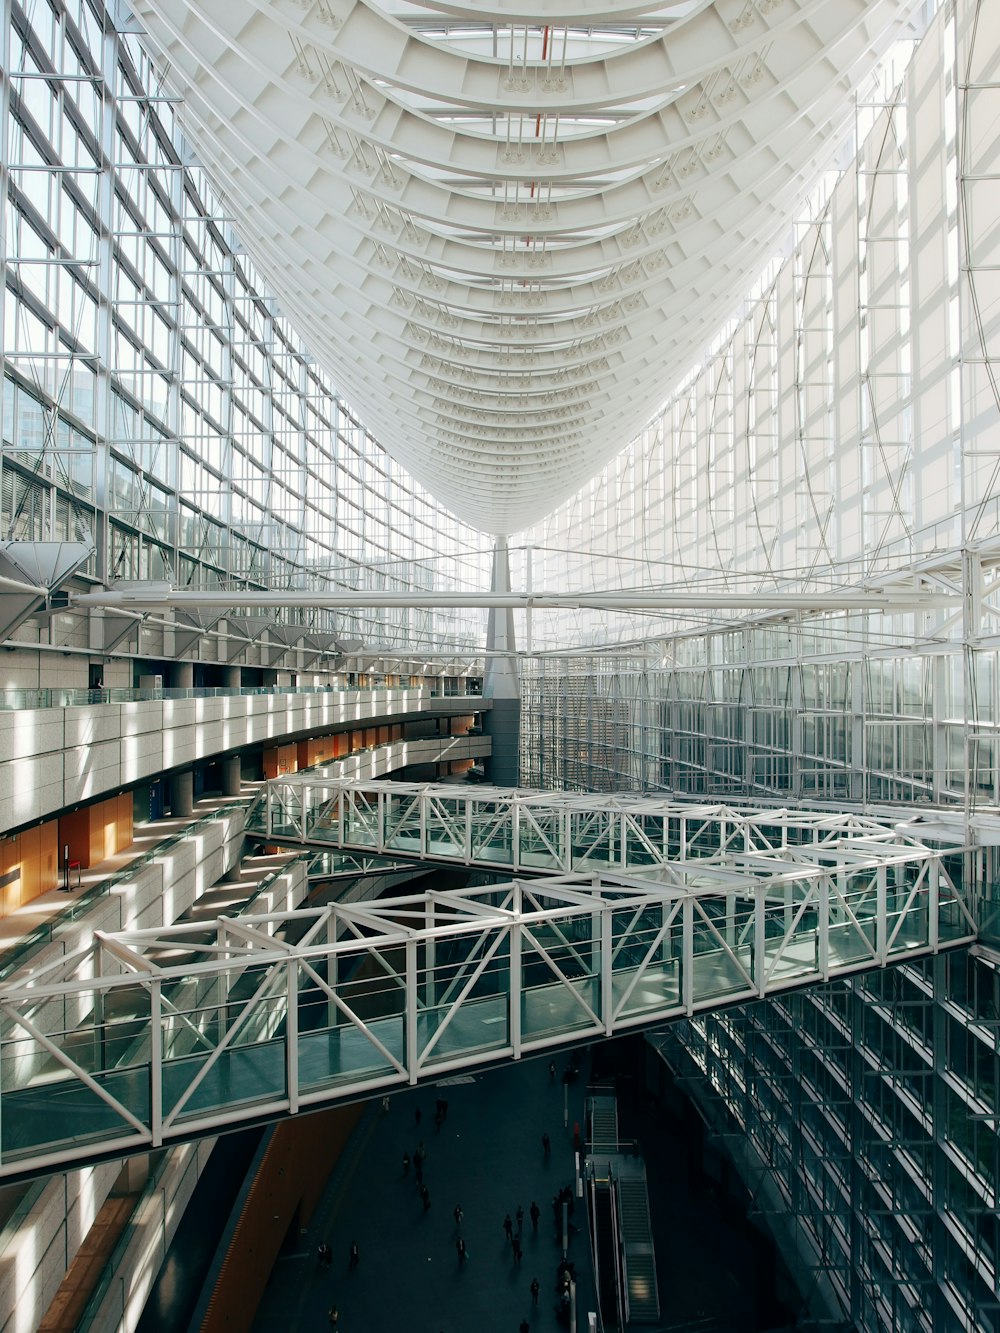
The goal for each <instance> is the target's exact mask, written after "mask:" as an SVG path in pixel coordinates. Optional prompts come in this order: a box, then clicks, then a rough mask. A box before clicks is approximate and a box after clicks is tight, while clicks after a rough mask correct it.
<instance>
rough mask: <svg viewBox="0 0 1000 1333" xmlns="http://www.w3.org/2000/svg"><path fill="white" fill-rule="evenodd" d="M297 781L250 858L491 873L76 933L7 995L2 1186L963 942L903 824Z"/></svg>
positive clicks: (943, 865)
mask: <svg viewBox="0 0 1000 1333" xmlns="http://www.w3.org/2000/svg"><path fill="white" fill-rule="evenodd" d="M296 785H298V787H299V791H300V795H299V799H298V805H297V807H295V813H294V817H293V814H292V802H291V800H290V796H289V791H290V789H291V788H292V787H294V786H296ZM309 786H310V784H309V783H308V782H304V783H301V784H294V783H290V782H288V781H283V780H279V781H278V782H275V783H272V784H269V791H268V795H267V797H266V798H262V802H261V806H260V807H259V808H258V810H257V812H256V814H255V820H256V821H257V827H258V830H259V831H260V826H261V823H263V822H264V820H262V818H261V814H262V811H263V812H264V813H265V817H266V820H267V821H269V822H267V824H266V828H265V829H264V830H262V831H263V832H264V833H265V834H266V836H267V837H269V838H273V839H274V840H275V841H280V842H288V841H290V840H291V839H290V838H289V836H288V834H287V833H286V832H282V831H279V829H278V827H277V819H276V816H277V813H278V812H279V811H280V812H281V814H280V819H281V821H282V828H283V829H288V828H291V827H292V826H293V824H294V823H295V822H296V821H297V822H298V825H299V827H300V829H301V831H303V832H305V831H307V830H309V831H315V830H316V829H317V828H326V829H330V830H334V829H335V830H336V831H337V834H338V836H339V838H340V841H339V842H337V843H336V845H337V846H341V847H344V848H345V849H347V850H350V849H355V850H357V849H360V848H362V847H363V848H364V849H365V850H366V851H367V852H371V851H372V850H373V849H375V850H377V851H379V852H385V853H386V854H391V855H393V856H395V857H398V856H399V855H400V854H402V853H403V852H404V851H406V852H409V853H410V854H413V853H414V852H417V851H419V850H421V849H424V848H427V847H431V848H436V850H437V852H438V853H439V854H440V852H441V848H442V847H443V848H444V849H445V851H446V852H447V849H449V848H451V847H454V848H456V855H455V856H451V855H444V856H443V857H442V859H444V860H462V861H465V862H469V863H472V864H481V863H484V862H485V863H487V864H489V865H491V866H492V868H493V869H494V870H499V869H503V868H505V863H504V859H503V857H504V856H506V857H508V858H509V859H508V860H507V861H506V870H507V876H508V877H506V879H505V882H503V883H496V884H491V885H489V886H486V887H482V886H480V887H475V888H467V889H463V890H458V891H455V890H450V889H449V890H444V889H435V888H434V887H433V876H432V877H429V879H428V881H427V882H429V883H430V885H431V887H430V888H428V889H427V890H426V891H424V892H421V893H418V894H412V895H409V896H404V897H396V898H391V899H379V900H378V901H374V902H361V903H358V902H353V903H349V904H348V903H332V904H329V905H325V906H322V907H315V908H306V909H300V910H298V911H295V912H282V913H276V914H274V915H246V916H242V917H241V916H229V917H220V918H218V919H217V920H216V921H215V922H212V923H208V924H206V923H205V922H198V923H196V924H190V925H187V924H180V925H173V926H166V927H161V928H157V929H151V930H140V931H131V932H127V933H118V934H105V933H102V932H95V934H94V937H93V941H92V943H91V944H90V945H89V946H88V947H86V948H84V949H81V950H80V951H79V952H77V953H74V954H72V955H68V956H66V957H64V958H62V959H60V960H59V961H57V962H54V963H51V964H49V965H47V966H43V967H38V968H36V969H34V970H32V971H30V972H27V973H25V974H23V975H22V976H20V977H19V978H17V979H15V980H13V981H11V982H8V983H7V984H5V985H4V986H3V987H2V988H0V1177H6V1178H12V1177H19V1176H26V1175H30V1174H34V1173H37V1172H39V1171H43V1170H52V1169H54V1168H56V1167H60V1166H62V1167H64V1166H67V1165H71V1164H80V1163H82V1162H86V1161H95V1160H99V1159H101V1158H107V1157H113V1156H120V1155H122V1154H124V1153H128V1152H136V1151H143V1150H147V1149H150V1148H154V1147H157V1146H159V1145H161V1144H166V1143H170V1142H175V1141H179V1140H183V1139H187V1138H191V1137H194V1136H197V1135H202V1134H211V1133H216V1132H218V1131H219V1130H221V1129H223V1128H225V1127H227V1126H232V1125H235V1124H239V1123H247V1122H253V1121H264V1120H271V1119H275V1118H278V1117H281V1116H284V1115H289V1114H295V1113H297V1112H300V1111H305V1110H308V1109H310V1108H315V1107H319V1106H325V1105H329V1104H331V1103H333V1102H336V1101H350V1100H356V1099H357V1098H358V1097H364V1096H370V1095H373V1094H375V1093H377V1092H378V1093H381V1092H383V1091H391V1090H392V1089H393V1088H396V1087H402V1086H407V1085H410V1084H414V1083H418V1082H421V1081H425V1080H426V1081H435V1080H438V1079H440V1078H442V1077H445V1076H447V1075H449V1074H451V1073H453V1072H455V1071H456V1070H461V1069H467V1068H469V1067H472V1066H475V1065H481V1064H493V1063H497V1062H499V1061H503V1060H507V1059H519V1058H521V1057H522V1056H529V1055H533V1054H536V1053H541V1052H549V1051H551V1050H552V1049H553V1048H558V1047H560V1046H566V1045H571V1044H574V1043H579V1042H585V1041H589V1040H593V1039H595V1038H597V1037H602V1036H610V1035H613V1034H615V1033H618V1032H623V1031H627V1030H630V1029H634V1028H639V1027H648V1026H652V1025H655V1024H658V1023H663V1022H665V1021H669V1020H671V1019H675V1018H679V1017H683V1016H685V1015H690V1014H693V1013H695V1012H697V1011H699V1010H705V1009H712V1008H716V1007H718V1006H720V1005H725V1004H733V1003H737V1002H741V1001H747V1000H754V999H758V998H761V997H764V996H766V995H768V994H771V993H773V992H776V991H780V990H783V989H787V988H789V987H795V986H801V985H805V984H809V983H814V982H822V981H827V980H829V979H832V978H836V977H838V976H843V975H846V974H849V973H852V972H857V971H861V970H865V969H870V968H875V967H882V966H886V965H888V964H891V963H894V962H898V961H901V960H903V959H910V958H912V957H914V956H918V955H921V954H930V953H935V952H937V951H938V950H940V949H942V948H947V947H953V946H956V945H959V944H966V943H970V942H972V941H973V940H974V939H975V937H976V928H975V918H974V912H973V903H972V902H971V899H970V895H969V893H968V891H967V890H966V889H965V888H964V887H963V885H962V882H961V872H962V865H963V856H962V854H961V851H960V849H956V848H954V847H951V848H947V849H941V848H934V847H931V846H927V845H925V844H923V843H922V842H921V841H920V840H919V838H918V836H917V829H918V828H919V825H914V826H913V827H912V828H909V829H907V828H905V827H901V826H899V825H897V826H892V825H891V824H889V823H888V822H885V823H883V822H880V821H878V820H875V819H870V818H863V817H861V816H857V815H848V814H831V813H827V812H822V813H820V812H809V811H801V810H761V809H753V810H750V809H737V808H735V807H730V806H723V805H694V804H681V803H678V802H671V801H665V800H661V799H659V798H655V797H634V798H633V797H623V796H618V797H606V798H602V797H598V796H588V797H569V796H566V797H560V796H558V795H552V794H545V795H542V794H541V793H525V792H511V791H509V790H503V791H490V790H488V789H484V788H471V789H462V790H458V789H456V788H454V787H450V786H444V787H437V786H435V787H421V788H417V787H410V786H407V785H405V784H396V783H367V784H363V785H361V784H351V783H344V784H342V785H339V786H338V784H333V783H331V782H330V781H329V780H325V781H324V782H323V783H322V784H321V788H322V790H323V791H324V792H325V793H326V795H325V796H324V797H323V800H322V802H317V803H315V804H314V803H313V797H314V793H313V791H312V790H310V792H309V793H308V794H305V793H304V791H303V789H304V788H306V787H309ZM335 788H336V790H334V789H335ZM491 802H492V805H491ZM313 815H315V816H316V819H313V818H312V816H313ZM404 830H405V833H404ZM490 830H492V832H491V831H490ZM319 841H320V842H322V843H324V844H325V845H327V846H329V845H330V840H328V839H323V838H320V839H319ZM414 844H416V845H414ZM458 850H461V851H462V852H463V853H464V854H463V855H461V856H460V855H458V854H457V851H458ZM498 851H499V852H502V855H500V856H497V853H498ZM469 853H472V854H471V855H470V854H469ZM491 858H495V859H491ZM528 866H530V867H531V869H532V870H533V872H534V873H533V874H531V875H529V874H527V873H526V867H528Z"/></svg>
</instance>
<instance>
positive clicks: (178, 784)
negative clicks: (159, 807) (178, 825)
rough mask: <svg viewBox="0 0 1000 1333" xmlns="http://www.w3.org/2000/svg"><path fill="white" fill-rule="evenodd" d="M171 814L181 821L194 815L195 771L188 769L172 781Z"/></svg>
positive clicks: (172, 778) (174, 776) (172, 777)
mask: <svg viewBox="0 0 1000 1333" xmlns="http://www.w3.org/2000/svg"><path fill="white" fill-rule="evenodd" d="M170 813H171V814H172V815H174V816H178V817H180V818H181V819H189V818H190V817H191V816H192V815H193V814H194V770H193V769H191V768H186V769H184V771H183V772H182V773H174V774H173V775H172V776H171V779H170Z"/></svg>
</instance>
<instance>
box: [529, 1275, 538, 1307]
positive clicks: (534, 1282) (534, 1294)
mask: <svg viewBox="0 0 1000 1333" xmlns="http://www.w3.org/2000/svg"><path fill="white" fill-rule="evenodd" d="M528 1290H529V1291H530V1292H531V1303H532V1305H534V1306H535V1307H536V1309H537V1307H538V1293H539V1290H540V1287H539V1285H538V1278H537V1277H533V1278H532V1279H531V1286H530V1287H529V1288H528Z"/></svg>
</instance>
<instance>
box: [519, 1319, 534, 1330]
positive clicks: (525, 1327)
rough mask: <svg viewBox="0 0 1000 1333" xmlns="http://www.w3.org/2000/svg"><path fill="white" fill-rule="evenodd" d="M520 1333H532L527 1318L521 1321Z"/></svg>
mask: <svg viewBox="0 0 1000 1333" xmlns="http://www.w3.org/2000/svg"><path fill="white" fill-rule="evenodd" d="M519 1333H531V1325H530V1324H529V1323H528V1320H527V1318H524V1319H522V1320H521V1323H520V1328H519Z"/></svg>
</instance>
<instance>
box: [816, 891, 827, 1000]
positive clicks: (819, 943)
mask: <svg viewBox="0 0 1000 1333" xmlns="http://www.w3.org/2000/svg"><path fill="white" fill-rule="evenodd" d="M816 970H817V972H818V973H819V974H820V976H821V977H822V978H823V980H824V981H829V979H830V877H829V876H828V875H822V876H821V877H820V880H819V883H818V884H817V885H816Z"/></svg>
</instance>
